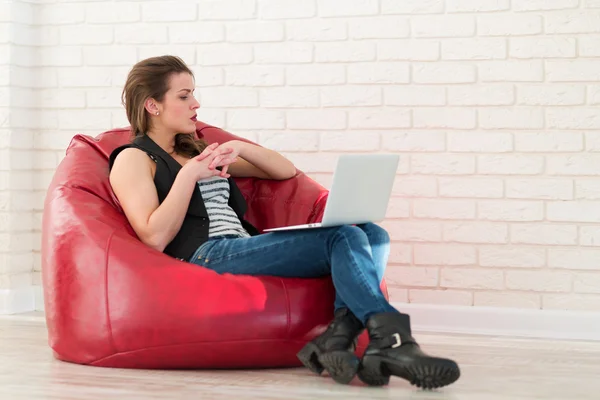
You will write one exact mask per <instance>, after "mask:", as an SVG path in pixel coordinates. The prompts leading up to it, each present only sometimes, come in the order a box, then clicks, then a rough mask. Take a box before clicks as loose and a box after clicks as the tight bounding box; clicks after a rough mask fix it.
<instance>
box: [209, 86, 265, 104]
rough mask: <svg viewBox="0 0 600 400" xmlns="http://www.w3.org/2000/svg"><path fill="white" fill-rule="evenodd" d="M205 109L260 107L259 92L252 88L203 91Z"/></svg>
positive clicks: (219, 88) (221, 88)
mask: <svg viewBox="0 0 600 400" xmlns="http://www.w3.org/2000/svg"><path fill="white" fill-rule="evenodd" d="M202 106H203V107H226V108H234V107H258V92H257V91H256V90H254V89H252V88H241V87H236V88H225V87H214V88H204V89H203V90H202Z"/></svg>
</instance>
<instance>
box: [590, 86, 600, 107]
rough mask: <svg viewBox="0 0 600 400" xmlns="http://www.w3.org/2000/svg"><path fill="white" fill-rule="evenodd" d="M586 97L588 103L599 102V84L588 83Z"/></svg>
mask: <svg viewBox="0 0 600 400" xmlns="http://www.w3.org/2000/svg"><path fill="white" fill-rule="evenodd" d="M588 89H589V90H588V98H589V103H590V104H593V105H599V104H600V85H589V86H588Z"/></svg>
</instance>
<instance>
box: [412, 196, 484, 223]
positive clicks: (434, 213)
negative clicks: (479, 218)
mask: <svg viewBox="0 0 600 400" xmlns="http://www.w3.org/2000/svg"><path fill="white" fill-rule="evenodd" d="M475 211H476V208H475V201H473V200H453V199H420V200H418V201H415V202H414V203H413V215H414V216H415V217H417V218H424V219H448V220H456V219H458V220H461V219H474V218H475Z"/></svg>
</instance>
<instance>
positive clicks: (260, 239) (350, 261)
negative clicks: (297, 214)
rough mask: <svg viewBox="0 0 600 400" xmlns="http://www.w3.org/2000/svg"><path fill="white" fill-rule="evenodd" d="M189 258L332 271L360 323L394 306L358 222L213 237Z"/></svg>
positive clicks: (299, 273)
mask: <svg viewBox="0 0 600 400" xmlns="http://www.w3.org/2000/svg"><path fill="white" fill-rule="evenodd" d="M190 261H191V262H193V263H196V264H199V265H202V266H204V267H206V268H209V269H212V270H214V271H216V272H218V273H232V274H248V275H272V276H280V277H298V278H310V277H319V276H327V275H331V277H332V280H333V284H334V286H335V289H336V293H337V296H338V297H339V299H340V301H341V302H342V304H345V305H346V306H347V307H348V308H349V309H350V310H351V311H352V312H353V313H354V315H356V317H357V318H358V319H359V320H360V321H361V322H362V323H363V324H364V323H366V320H367V318H368V316H369V315H371V314H373V313H380V312H394V311H395V309H394V308H393V307H392V306H391V305H390V304H389V303H388V301H387V300H386V299H385V297H384V295H383V293H382V292H381V289H380V282H381V278H380V276H381V273H380V272H379V270H378V269H377V268H376V266H375V264H374V260H373V255H372V252H371V245H370V243H369V240H368V237H367V235H366V234H365V232H364V231H363V230H362V229H361V228H359V227H356V226H347V225H345V226H339V227H334V228H321V229H310V230H298V231H283V232H272V233H267V234H263V235H258V236H253V237H250V238H240V239H224V240H211V241H209V242H206V243H205V244H203V245H202V246H200V248H199V249H198V251H197V252H196V254H195V255H194V258H193V259H192V260H190Z"/></svg>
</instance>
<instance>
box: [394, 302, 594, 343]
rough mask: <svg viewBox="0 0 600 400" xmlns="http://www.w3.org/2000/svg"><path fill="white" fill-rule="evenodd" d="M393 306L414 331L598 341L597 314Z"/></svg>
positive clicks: (398, 304) (418, 305)
mask: <svg viewBox="0 0 600 400" xmlns="http://www.w3.org/2000/svg"><path fill="white" fill-rule="evenodd" d="M393 305H394V307H396V308H397V309H398V310H401V311H402V312H405V313H407V314H410V316H411V323H412V327H413V330H414V331H416V332H428V333H457V334H471V335H493V336H510V337H527V338H542V339H567V340H592V341H600V312H584V311H561V310H531V309H517V308H495V307H466V306H443V305H429V304H406V303H393Z"/></svg>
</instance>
